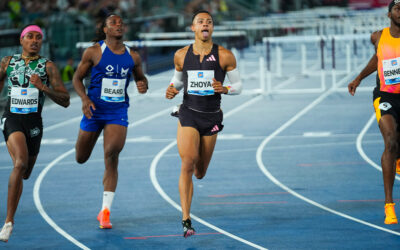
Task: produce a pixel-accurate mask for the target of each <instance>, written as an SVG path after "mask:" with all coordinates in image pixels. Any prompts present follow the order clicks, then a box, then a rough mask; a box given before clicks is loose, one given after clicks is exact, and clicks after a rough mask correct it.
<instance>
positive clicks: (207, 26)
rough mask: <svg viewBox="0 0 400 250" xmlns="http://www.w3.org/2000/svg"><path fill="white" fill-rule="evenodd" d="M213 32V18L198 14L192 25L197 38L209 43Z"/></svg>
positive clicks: (205, 14)
mask: <svg viewBox="0 0 400 250" xmlns="http://www.w3.org/2000/svg"><path fill="white" fill-rule="evenodd" d="M213 30H214V23H213V20H212V18H211V16H210V15H209V14H207V13H200V14H197V16H196V17H195V18H194V20H193V23H192V31H193V32H194V33H195V37H196V38H198V39H200V40H202V41H207V40H209V39H210V38H211V34H212V32H213Z"/></svg>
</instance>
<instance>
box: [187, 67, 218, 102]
mask: <svg viewBox="0 0 400 250" xmlns="http://www.w3.org/2000/svg"><path fill="white" fill-rule="evenodd" d="M187 73H188V88H187V92H188V94H189V95H200V96H207V95H214V88H213V87H212V83H213V78H214V70H188V71H187Z"/></svg>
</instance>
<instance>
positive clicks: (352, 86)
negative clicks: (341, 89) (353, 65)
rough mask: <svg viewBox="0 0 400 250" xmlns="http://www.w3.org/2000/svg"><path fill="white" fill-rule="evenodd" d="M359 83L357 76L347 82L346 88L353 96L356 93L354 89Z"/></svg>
mask: <svg viewBox="0 0 400 250" xmlns="http://www.w3.org/2000/svg"><path fill="white" fill-rule="evenodd" d="M360 83H361V81H360V80H358V79H357V78H356V79H354V80H353V81H352V82H351V83H349V85H348V86H347V88H348V89H349V93H350V95H352V96H354V94H355V93H356V89H357V87H358V86H359V85H360Z"/></svg>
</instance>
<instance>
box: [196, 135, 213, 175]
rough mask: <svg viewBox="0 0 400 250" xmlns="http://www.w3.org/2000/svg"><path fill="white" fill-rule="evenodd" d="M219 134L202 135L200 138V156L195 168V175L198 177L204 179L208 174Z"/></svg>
mask: <svg viewBox="0 0 400 250" xmlns="http://www.w3.org/2000/svg"><path fill="white" fill-rule="evenodd" d="M217 136H218V134H214V135H210V136H202V137H201V139H200V157H199V161H198V162H197V164H196V167H195V169H194V175H195V176H196V178H197V179H202V178H203V177H204V176H205V175H206V172H207V168H208V165H209V164H210V161H211V157H212V155H213V152H214V147H215V143H216V142H217Z"/></svg>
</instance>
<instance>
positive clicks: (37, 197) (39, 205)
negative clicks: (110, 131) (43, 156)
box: [33, 107, 172, 250]
mask: <svg viewBox="0 0 400 250" xmlns="http://www.w3.org/2000/svg"><path fill="white" fill-rule="evenodd" d="M171 109H172V107H169V108H167V109H164V110H161V111H159V112H157V113H155V114H153V115H151V116H148V117H146V118H143V119H141V120H139V121H137V122H134V123H132V124H130V125H129V126H128V128H132V127H135V126H138V125H140V124H143V123H145V122H148V121H150V120H152V119H155V118H157V117H159V116H162V115H165V114H168V113H169V112H170V111H171ZM101 138H102V137H101ZM74 152H75V148H72V149H70V150H69V151H67V152H65V153H64V154H62V155H60V156H59V157H57V158H56V159H55V160H54V161H52V162H50V163H49V165H47V166H46V167H45V168H44V169H43V170H42V171H41V172H40V174H39V176H38V178H37V179H36V181H35V185H34V187H33V200H34V202H35V206H36V208H37V210H38V211H39V213H40V215H41V216H42V217H43V219H44V220H45V221H46V222H47V223H48V224H49V225H50V226H51V227H52V228H53V229H54V230H56V231H57V232H58V233H59V234H60V235H61V236H63V237H65V238H66V239H67V240H69V241H71V242H72V243H73V244H75V245H76V246H77V247H79V248H81V249H85V250H86V249H89V248H88V247H86V246H85V245H84V244H82V243H80V242H79V241H77V240H76V239H75V238H73V237H72V236H71V235H69V234H68V233H67V232H65V231H64V230H62V229H61V228H60V227H59V226H58V225H57V224H56V223H55V222H54V221H53V220H52V219H51V218H50V216H49V215H48V214H47V213H46V211H45V210H44V208H43V206H42V202H41V201H40V186H41V184H42V181H43V179H44V177H45V176H46V174H47V173H48V172H49V171H50V169H51V168H52V167H54V166H55V165H56V164H57V163H58V162H59V161H61V160H63V159H64V158H65V157H67V156H69V155H71V154H72V153H74Z"/></svg>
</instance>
